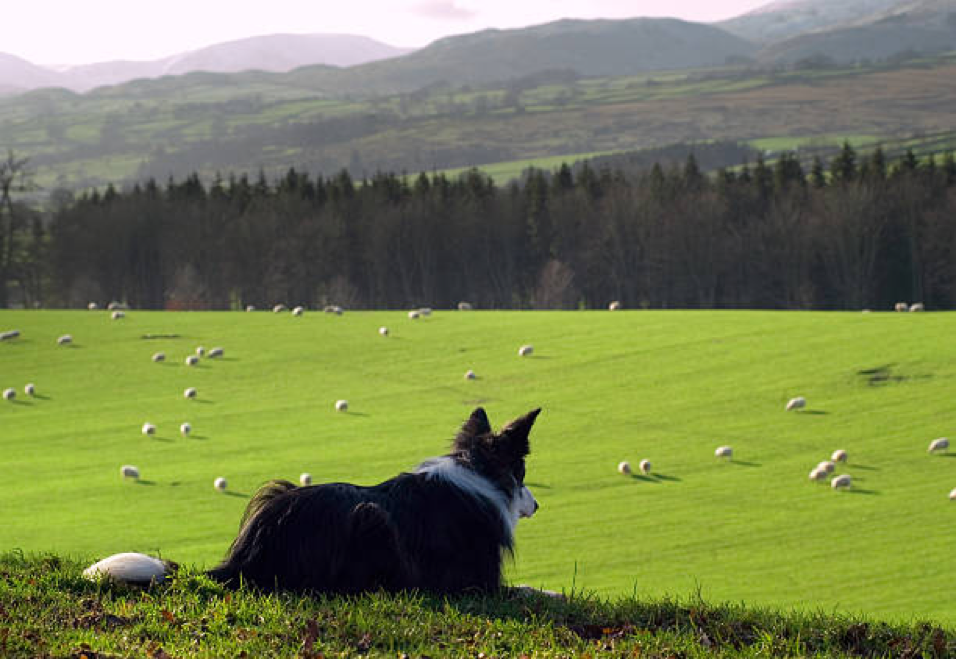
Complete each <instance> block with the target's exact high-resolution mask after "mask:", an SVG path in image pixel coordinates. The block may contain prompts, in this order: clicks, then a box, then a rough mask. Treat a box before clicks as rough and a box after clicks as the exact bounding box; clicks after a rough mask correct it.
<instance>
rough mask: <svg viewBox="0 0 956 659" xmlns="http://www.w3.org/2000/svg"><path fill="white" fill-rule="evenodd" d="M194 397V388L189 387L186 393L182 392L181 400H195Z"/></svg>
mask: <svg viewBox="0 0 956 659" xmlns="http://www.w3.org/2000/svg"><path fill="white" fill-rule="evenodd" d="M195 397H196V387H189V388H188V389H186V391H184V392H183V398H195Z"/></svg>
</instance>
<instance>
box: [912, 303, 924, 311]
mask: <svg viewBox="0 0 956 659" xmlns="http://www.w3.org/2000/svg"><path fill="white" fill-rule="evenodd" d="M910 311H911V312H914V313H915V312H917V311H926V307H925V306H924V305H923V303H922V302H916V303H915V304H911V305H910Z"/></svg>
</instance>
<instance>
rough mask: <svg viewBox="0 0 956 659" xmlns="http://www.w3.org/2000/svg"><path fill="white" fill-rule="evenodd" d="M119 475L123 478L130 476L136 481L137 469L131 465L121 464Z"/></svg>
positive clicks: (137, 476)
mask: <svg viewBox="0 0 956 659" xmlns="http://www.w3.org/2000/svg"><path fill="white" fill-rule="evenodd" d="M120 476H122V477H123V478H132V479H133V480H134V481H138V480H139V469H138V468H136V467H134V466H133V465H123V466H122V467H120Z"/></svg>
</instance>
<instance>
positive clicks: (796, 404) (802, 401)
mask: <svg viewBox="0 0 956 659" xmlns="http://www.w3.org/2000/svg"><path fill="white" fill-rule="evenodd" d="M806 406H807V399H806V398H804V397H803V396H797V397H796V398H791V399H790V401H789V402H788V403H787V411H788V412H789V411H791V410H802V409H803V408H804V407H806Z"/></svg>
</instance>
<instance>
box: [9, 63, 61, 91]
mask: <svg viewBox="0 0 956 659" xmlns="http://www.w3.org/2000/svg"><path fill="white" fill-rule="evenodd" d="M61 80H62V77H61V76H60V74H58V73H57V72H56V71H51V70H49V69H45V68H43V67H40V66H37V65H35V64H31V63H30V62H28V61H26V60H25V59H21V58H19V57H17V56H15V55H8V54H6V53H0V93H2V94H17V93H20V92H24V91H27V90H29V89H35V88H37V87H54V86H57V85H60V84H62V82H61Z"/></svg>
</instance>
